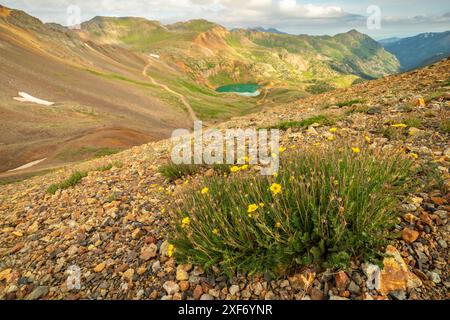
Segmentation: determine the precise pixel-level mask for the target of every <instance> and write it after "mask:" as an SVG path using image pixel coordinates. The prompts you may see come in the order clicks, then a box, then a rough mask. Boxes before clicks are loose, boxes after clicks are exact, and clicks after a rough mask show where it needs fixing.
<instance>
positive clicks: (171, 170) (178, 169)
mask: <svg viewBox="0 0 450 320" xmlns="http://www.w3.org/2000/svg"><path fill="white" fill-rule="evenodd" d="M201 168H202V166H201V165H195V164H175V163H173V162H169V163H167V164H165V165H163V166H161V167H159V173H161V174H162V175H163V176H164V177H165V178H167V179H168V180H170V181H175V180H178V179H181V178H183V177H186V176H192V175H194V174H196V173H198V172H200V170H201Z"/></svg>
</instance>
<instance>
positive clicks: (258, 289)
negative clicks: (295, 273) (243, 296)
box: [253, 281, 289, 296]
mask: <svg viewBox="0 0 450 320" xmlns="http://www.w3.org/2000/svg"><path fill="white" fill-rule="evenodd" d="M287 283H288V284H289V281H287ZM263 290H264V288H263V286H262V284H261V283H260V282H257V283H256V284H255V285H254V286H253V293H254V294H255V295H257V296H259V295H260V294H261V292H262V291H263Z"/></svg>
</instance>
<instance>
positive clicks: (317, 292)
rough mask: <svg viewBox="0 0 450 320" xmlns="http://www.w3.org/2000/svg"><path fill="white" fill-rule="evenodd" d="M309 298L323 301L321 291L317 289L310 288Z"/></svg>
mask: <svg viewBox="0 0 450 320" xmlns="http://www.w3.org/2000/svg"><path fill="white" fill-rule="evenodd" d="M310 297H311V300H323V298H324V295H323V291H322V290H320V289H318V288H312V290H311V294H310Z"/></svg>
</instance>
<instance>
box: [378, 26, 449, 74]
mask: <svg viewBox="0 0 450 320" xmlns="http://www.w3.org/2000/svg"><path fill="white" fill-rule="evenodd" d="M379 42H380V44H382V45H383V47H384V48H385V49H386V51H388V52H390V53H392V54H393V55H395V56H396V57H397V59H398V60H399V61H400V70H401V71H408V70H412V69H416V68H420V67H423V66H426V65H429V64H432V63H435V62H437V61H439V60H442V59H444V58H447V57H449V56H450V31H446V32H438V33H430V32H429V33H422V34H419V35H417V36H414V37H409V38H389V39H384V40H381V41H379Z"/></svg>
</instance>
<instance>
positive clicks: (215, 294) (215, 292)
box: [208, 289, 220, 298]
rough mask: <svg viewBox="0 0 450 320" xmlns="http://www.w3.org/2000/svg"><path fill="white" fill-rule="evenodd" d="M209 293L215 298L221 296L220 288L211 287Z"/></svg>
mask: <svg viewBox="0 0 450 320" xmlns="http://www.w3.org/2000/svg"><path fill="white" fill-rule="evenodd" d="M208 293H209V294H210V295H212V296H213V297H214V298H219V297H220V289H210V290H209V291H208Z"/></svg>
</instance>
